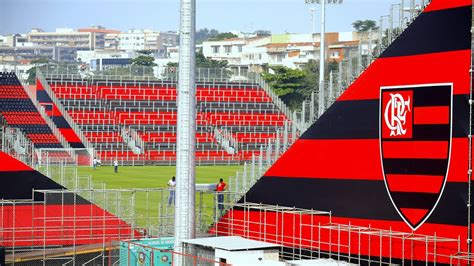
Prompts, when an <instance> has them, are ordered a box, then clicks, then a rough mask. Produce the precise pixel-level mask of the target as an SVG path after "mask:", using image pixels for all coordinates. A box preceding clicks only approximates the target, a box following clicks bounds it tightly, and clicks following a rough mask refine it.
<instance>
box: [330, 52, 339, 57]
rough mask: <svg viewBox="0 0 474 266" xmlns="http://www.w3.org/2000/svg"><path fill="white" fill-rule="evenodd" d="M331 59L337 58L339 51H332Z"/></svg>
mask: <svg viewBox="0 0 474 266" xmlns="http://www.w3.org/2000/svg"><path fill="white" fill-rule="evenodd" d="M331 58H339V51H332V52H331Z"/></svg>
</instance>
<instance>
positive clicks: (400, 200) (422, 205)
mask: <svg viewBox="0 0 474 266" xmlns="http://www.w3.org/2000/svg"><path fill="white" fill-rule="evenodd" d="M390 194H391V195H392V199H393V201H394V202H395V205H397V207H398V208H410V209H423V210H431V209H432V208H433V207H434V205H435V203H436V201H437V200H438V197H439V195H438V194H433V193H416V192H391V193H390Z"/></svg>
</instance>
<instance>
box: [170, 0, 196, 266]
mask: <svg viewBox="0 0 474 266" xmlns="http://www.w3.org/2000/svg"><path fill="white" fill-rule="evenodd" d="M180 12H181V16H180V42H179V70H178V71H179V72H178V73H179V77H178V99H177V105H178V121H177V122H178V123H177V145H176V194H175V195H176V207H175V222H174V230H175V231H174V237H175V238H174V250H175V251H176V252H179V253H183V250H182V241H183V240H185V239H192V238H194V237H195V233H196V232H195V228H196V227H195V205H194V203H195V197H196V195H195V187H196V184H195V183H196V180H195V158H194V154H195V147H196V139H195V138H196V81H195V78H196V74H195V71H196V69H195V67H196V63H195V61H196V50H195V49H196V44H195V43H196V40H195V33H196V0H181V5H180ZM184 264H185V263H184V261H183V257H182V256H181V257H179V256H175V258H174V265H179V266H181V265H184Z"/></svg>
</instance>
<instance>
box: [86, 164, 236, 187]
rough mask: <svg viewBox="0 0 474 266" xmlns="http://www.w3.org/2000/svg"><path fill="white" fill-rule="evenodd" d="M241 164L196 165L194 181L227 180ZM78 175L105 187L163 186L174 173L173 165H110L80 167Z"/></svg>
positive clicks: (212, 181)
mask: <svg viewBox="0 0 474 266" xmlns="http://www.w3.org/2000/svg"><path fill="white" fill-rule="evenodd" d="M242 169H243V167H242V166H238V165H233V166H197V167H196V183H217V182H218V181H219V178H224V180H225V182H228V179H229V176H235V173H236V172H237V171H238V170H242ZM79 175H91V176H92V180H93V181H94V182H104V183H105V184H106V185H107V188H164V187H166V184H167V183H168V180H169V179H170V178H171V177H172V176H174V175H176V167H175V166H122V167H119V170H118V173H114V169H113V167H112V166H100V167H97V168H96V170H94V169H92V167H80V168H79Z"/></svg>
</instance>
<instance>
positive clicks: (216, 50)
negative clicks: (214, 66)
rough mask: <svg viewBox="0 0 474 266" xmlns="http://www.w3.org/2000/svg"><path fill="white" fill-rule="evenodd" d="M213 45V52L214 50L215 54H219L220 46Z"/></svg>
mask: <svg viewBox="0 0 474 266" xmlns="http://www.w3.org/2000/svg"><path fill="white" fill-rule="evenodd" d="M211 47H212V52H213V53H214V54H218V53H219V46H217V45H216V46H211Z"/></svg>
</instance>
